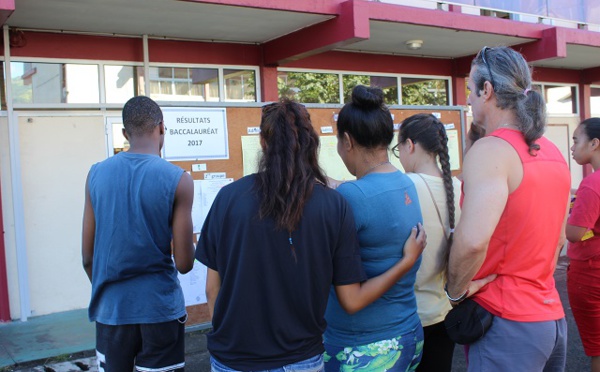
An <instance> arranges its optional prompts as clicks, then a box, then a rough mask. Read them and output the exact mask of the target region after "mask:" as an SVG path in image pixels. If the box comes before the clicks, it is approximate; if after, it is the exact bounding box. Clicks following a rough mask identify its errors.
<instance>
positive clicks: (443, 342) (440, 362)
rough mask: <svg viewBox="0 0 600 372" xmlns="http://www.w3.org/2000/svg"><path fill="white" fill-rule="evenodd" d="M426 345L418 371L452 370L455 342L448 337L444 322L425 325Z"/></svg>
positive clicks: (436, 371)
mask: <svg viewBox="0 0 600 372" xmlns="http://www.w3.org/2000/svg"><path fill="white" fill-rule="evenodd" d="M423 334H424V335H425V345H424V346H423V357H422V358H421V363H420V364H419V367H417V371H418V372H450V371H451V369H452V356H453V355H454V342H452V340H451V339H450V337H448V333H446V327H445V326H444V322H440V323H437V324H433V325H430V326H427V327H423Z"/></svg>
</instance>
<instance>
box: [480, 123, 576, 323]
mask: <svg viewBox="0 0 600 372" xmlns="http://www.w3.org/2000/svg"><path fill="white" fill-rule="evenodd" d="M490 135H491V136H494V137H498V138H502V139H503V140H505V141H506V142H508V143H509V144H510V145H511V146H512V147H513V148H514V149H515V150H516V151H517V153H518V154H519V158H521V163H522V165H523V180H522V181H521V184H520V185H519V186H518V187H517V189H515V190H514V191H513V192H512V193H511V194H510V195H509V196H508V200H507V203H506V207H505V208H504V212H503V213H502V216H501V217H500V221H499V222H498V226H496V230H495V231H494V233H493V235H492V238H491V240H490V244H489V246H488V251H487V255H486V258H485V261H484V263H483V266H482V267H481V269H480V270H479V272H478V273H477V275H475V279H480V278H483V277H485V276H488V275H490V274H498V277H497V278H496V279H495V280H494V281H493V282H491V283H490V284H488V285H487V286H486V287H485V288H484V289H482V290H481V291H479V292H478V293H477V294H475V295H474V299H475V301H476V302H478V303H479V304H480V305H482V306H483V307H484V308H486V309H487V310H488V311H490V312H491V313H493V314H494V315H496V316H499V317H501V318H505V319H509V320H514V321H521V322H536V321H547V320H557V319H561V318H563V317H564V315H565V314H564V311H563V307H562V303H561V301H560V298H559V296H558V292H557V291H556V287H555V284H554V277H553V274H554V268H555V266H556V265H555V262H554V255H555V253H556V249H557V246H558V240H559V237H560V230H561V228H562V222H563V220H564V217H565V213H566V210H567V200H568V197H569V191H570V185H571V176H570V172H569V168H568V166H567V164H566V162H565V159H564V157H563V156H562V154H561V153H560V151H559V150H558V148H556V146H555V145H554V144H553V143H552V142H550V141H549V140H548V139H546V138H545V137H542V138H540V139H539V140H537V141H536V143H537V144H539V145H540V150H539V151H537V152H536V156H532V155H530V154H529V152H528V151H529V148H528V146H527V144H526V143H525V139H524V137H523V135H522V133H521V132H519V131H516V130H511V129H506V128H503V129H499V130H496V131H494V132H493V133H492V134H490ZM482 208H485V206H482Z"/></svg>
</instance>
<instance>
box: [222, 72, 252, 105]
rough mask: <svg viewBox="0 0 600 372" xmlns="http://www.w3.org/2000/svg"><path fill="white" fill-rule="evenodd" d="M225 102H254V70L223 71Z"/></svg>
mask: <svg viewBox="0 0 600 372" xmlns="http://www.w3.org/2000/svg"><path fill="white" fill-rule="evenodd" d="M223 79H224V80H225V81H224V84H223V87H224V89H225V101H236V102H256V77H255V73H254V70H232V69H224V70H223Z"/></svg>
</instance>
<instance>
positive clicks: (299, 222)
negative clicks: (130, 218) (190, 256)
mask: <svg viewBox="0 0 600 372" xmlns="http://www.w3.org/2000/svg"><path fill="white" fill-rule="evenodd" d="M260 129H261V132H260V141H261V146H262V150H263V155H262V158H261V160H260V163H259V164H260V165H259V170H258V173H256V174H252V175H249V176H247V177H244V178H242V179H240V180H238V181H236V182H234V183H232V184H230V185H228V186H225V187H224V188H223V189H222V190H221V191H220V192H219V194H218V195H217V197H216V199H215V201H214V203H213V205H212V208H211V210H210V212H209V214H208V216H207V218H206V221H205V223H204V225H203V227H202V233H201V235H200V240H199V242H198V247H197V249H196V258H197V259H198V260H199V261H201V262H202V263H204V264H205V265H206V266H207V267H208V274H207V282H206V294H207V299H208V308H209V312H210V314H211V315H212V317H213V318H212V325H213V330H212V331H211V332H210V333H209V334H208V350H209V351H210V353H211V363H212V370H213V371H238V370H243V371H248V370H252V371H263V370H274V371H283V370H284V368H285V370H286V371H320V370H322V368H323V351H324V349H323V341H322V334H323V331H324V330H325V325H326V323H325V319H324V313H325V307H326V305H327V298H328V295H329V288H330V287H331V285H332V284H333V286H334V287H335V289H336V293H337V294H338V297H339V298H340V303H341V304H342V306H343V308H344V310H345V311H349V312H355V311H358V310H360V309H361V308H363V307H365V306H367V305H368V304H369V303H371V302H373V301H374V300H375V299H376V298H378V297H379V296H381V295H382V294H383V293H384V292H385V291H386V290H387V289H388V288H389V287H390V286H392V285H393V284H394V283H395V282H396V280H397V279H398V277H400V276H402V275H403V274H404V273H405V272H406V271H407V270H408V269H409V268H410V267H412V266H413V264H414V262H415V261H416V260H417V258H418V257H419V256H420V253H421V251H422V249H423V248H422V247H423V245H424V239H425V237H424V236H422V235H423V234H419V235H420V236H419V239H418V240H417V239H416V236H417V229H416V228H414V229H413V230H412V233H411V239H409V240H408V242H407V243H406V245H405V247H404V257H403V258H402V259H400V260H398V259H396V260H395V261H396V262H395V265H393V266H392V267H391V269H390V270H388V271H387V272H385V273H383V274H382V275H380V276H379V277H376V278H373V279H370V280H366V276H365V274H364V271H363V269H362V265H361V261H360V255H359V252H358V240H357V236H356V230H355V227H354V225H355V224H354V216H353V213H352V210H351V208H350V207H349V206H348V204H347V203H346V201H345V200H344V198H343V197H342V196H341V195H339V194H338V193H337V192H336V191H334V190H331V189H328V188H327V187H326V186H325V181H326V178H325V175H324V174H323V172H322V171H321V169H320V168H319V165H318V162H317V154H318V147H319V138H318V135H317V133H316V132H315V130H314V129H313V127H312V124H311V122H310V117H309V114H308V112H307V110H306V108H305V107H304V106H302V105H300V104H298V103H295V102H291V101H287V100H284V101H282V102H278V103H273V104H269V105H266V106H264V107H263V112H262V120H261V124H260ZM413 226H414V225H413Z"/></svg>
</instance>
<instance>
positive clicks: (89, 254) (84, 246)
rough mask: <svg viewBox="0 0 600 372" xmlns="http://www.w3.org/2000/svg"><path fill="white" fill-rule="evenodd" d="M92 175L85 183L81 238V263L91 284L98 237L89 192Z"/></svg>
mask: <svg viewBox="0 0 600 372" xmlns="http://www.w3.org/2000/svg"><path fill="white" fill-rule="evenodd" d="M89 180H90V175H89V174H88V177H87V179H86V181H85V202H84V206H83V227H82V234H81V235H82V236H81V261H82V264H83V269H84V270H85V273H86V274H87V276H88V278H89V279H90V282H91V281H92V266H93V262H94V238H95V235H96V217H95V216H94V208H93V207H92V200H91V199H90V190H89V185H88V183H89Z"/></svg>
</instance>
